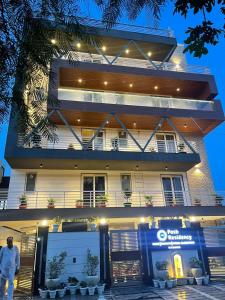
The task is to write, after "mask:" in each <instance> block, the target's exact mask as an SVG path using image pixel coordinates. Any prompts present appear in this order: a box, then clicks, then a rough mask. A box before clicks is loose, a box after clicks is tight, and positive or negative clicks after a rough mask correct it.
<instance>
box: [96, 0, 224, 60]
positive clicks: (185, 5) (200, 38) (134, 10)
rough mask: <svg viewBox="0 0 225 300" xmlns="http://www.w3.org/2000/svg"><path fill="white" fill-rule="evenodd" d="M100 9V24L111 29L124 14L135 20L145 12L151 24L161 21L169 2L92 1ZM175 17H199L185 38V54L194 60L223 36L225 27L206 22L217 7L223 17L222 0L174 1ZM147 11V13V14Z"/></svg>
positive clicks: (131, 0) (162, 0)
mask: <svg viewBox="0 0 225 300" xmlns="http://www.w3.org/2000/svg"><path fill="white" fill-rule="evenodd" d="M95 1H96V3H97V4H98V5H99V6H100V7H101V8H102V10H103V16H102V19H103V22H105V23H106V25H107V27H109V28H111V27H113V25H115V24H116V23H117V22H118V21H119V19H120V18H121V17H123V16H124V14H125V13H127V15H128V17H129V19H131V20H134V19H136V18H137V17H138V15H139V14H140V13H141V12H142V10H143V9H146V10H147V11H148V14H149V18H151V16H153V19H154V23H155V21H157V20H159V19H160V14H161V11H162V9H163V7H165V6H166V4H167V3H169V1H168V0H156V1H155V0H95ZM173 3H174V11H173V12H174V14H180V15H182V16H183V17H185V18H187V16H188V14H189V13H193V14H194V15H196V14H202V15H203V21H202V23H201V24H198V25H196V26H195V27H189V28H188V29H187V31H186V34H187V35H188V37H187V39H186V40H185V41H184V42H185V44H186V45H187V46H186V48H185V52H187V51H188V52H190V53H192V54H193V55H194V56H195V57H201V56H202V55H205V54H207V53H208V46H210V45H213V46H214V45H216V44H217V43H218V42H219V37H220V36H221V35H222V36H223V37H224V32H225V24H223V25H222V26H221V27H218V28H217V27H214V23H213V22H212V21H211V20H210V19H208V17H209V14H210V13H212V11H213V10H214V9H215V8H216V7H219V8H220V13H221V15H222V17H223V18H224V16H225V0H201V1H197V0H174V1H173ZM149 12H150V13H149Z"/></svg>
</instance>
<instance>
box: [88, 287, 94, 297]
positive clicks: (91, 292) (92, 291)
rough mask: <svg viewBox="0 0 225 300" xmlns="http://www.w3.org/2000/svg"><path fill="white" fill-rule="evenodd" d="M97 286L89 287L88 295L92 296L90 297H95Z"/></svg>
mask: <svg viewBox="0 0 225 300" xmlns="http://www.w3.org/2000/svg"><path fill="white" fill-rule="evenodd" d="M95 288H96V287H95V286H88V294H89V295H90V296H94V294H95Z"/></svg>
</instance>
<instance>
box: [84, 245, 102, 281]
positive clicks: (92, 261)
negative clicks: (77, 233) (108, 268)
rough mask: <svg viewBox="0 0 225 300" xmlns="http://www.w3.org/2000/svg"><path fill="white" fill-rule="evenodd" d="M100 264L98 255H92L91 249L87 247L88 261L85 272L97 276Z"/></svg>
mask: <svg viewBox="0 0 225 300" xmlns="http://www.w3.org/2000/svg"><path fill="white" fill-rule="evenodd" d="M98 265H99V259H98V256H95V255H92V254H91V250H90V249H87V262H86V265H85V266H84V272H85V273H86V274H87V275H88V276H96V275H97V268H98Z"/></svg>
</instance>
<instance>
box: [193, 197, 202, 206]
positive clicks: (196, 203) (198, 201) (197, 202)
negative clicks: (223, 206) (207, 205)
mask: <svg viewBox="0 0 225 300" xmlns="http://www.w3.org/2000/svg"><path fill="white" fill-rule="evenodd" d="M194 206H201V200H200V199H197V198H196V199H195V200H194Z"/></svg>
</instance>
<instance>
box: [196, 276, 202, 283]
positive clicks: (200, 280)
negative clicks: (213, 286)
mask: <svg viewBox="0 0 225 300" xmlns="http://www.w3.org/2000/svg"><path fill="white" fill-rule="evenodd" d="M195 280H196V283H197V285H202V283H203V277H195Z"/></svg>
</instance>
